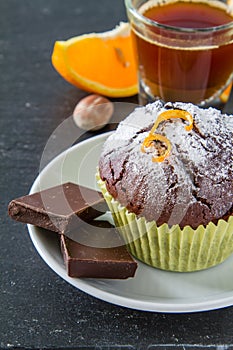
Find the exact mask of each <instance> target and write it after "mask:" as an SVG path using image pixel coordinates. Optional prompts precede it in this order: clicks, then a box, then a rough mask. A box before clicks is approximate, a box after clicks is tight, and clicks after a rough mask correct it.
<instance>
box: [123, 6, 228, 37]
mask: <svg viewBox="0 0 233 350" xmlns="http://www.w3.org/2000/svg"><path fill="white" fill-rule="evenodd" d="M200 2H201V1H200ZM125 6H126V9H127V10H128V11H130V13H131V14H132V15H133V16H134V17H136V18H137V19H138V20H140V21H141V22H143V23H144V24H147V25H150V26H153V27H158V28H162V29H167V30H170V31H176V32H182V33H188V34H190V33H208V32H218V31H221V30H225V29H230V28H233V17H232V21H231V22H229V23H226V24H222V25H220V26H214V27H208V28H186V27H175V26H170V25H167V24H162V23H159V22H156V21H154V20H152V19H150V18H147V17H145V16H143V15H142V14H141V13H139V12H138V10H137V9H136V8H135V6H134V5H133V0H125Z"/></svg>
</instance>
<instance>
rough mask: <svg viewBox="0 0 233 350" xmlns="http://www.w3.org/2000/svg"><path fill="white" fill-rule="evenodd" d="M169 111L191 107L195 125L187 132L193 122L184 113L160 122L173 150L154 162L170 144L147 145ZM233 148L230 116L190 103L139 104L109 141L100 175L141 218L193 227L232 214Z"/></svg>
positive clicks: (114, 193) (120, 199)
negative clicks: (155, 155)
mask: <svg viewBox="0 0 233 350" xmlns="http://www.w3.org/2000/svg"><path fill="white" fill-rule="evenodd" d="M168 110H170V111H172V110H182V111H187V112H189V113H190V114H191V116H192V119H193V127H192V129H191V130H189V131H187V130H186V128H185V127H186V126H187V125H188V124H189V122H188V121H186V120H183V119H181V118H176V119H173V118H171V119H168V120H164V121H161V122H160V123H159V124H158V126H157V128H156V134H159V135H163V137H165V140H168V141H169V142H170V145H171V150H170V152H169V155H168V156H167V157H165V159H163V160H162V161H161V160H160V161H156V160H153V155H154V154H155V153H156V152H157V155H160V153H161V152H163V151H164V150H165V151H166V150H167V148H168V145H167V143H166V142H163V141H159V142H158V141H156V142H152V143H151V145H152V146H151V147H147V148H145V149H143V145H145V138H146V137H148V135H149V134H150V132H151V129H152V127H153V125H154V123H155V121H156V119H157V117H158V116H159V115H161V113H163V112H165V111H168ZM232 148H233V116H232V115H230V116H229V115H225V114H221V112H220V111H219V110H217V109H214V108H209V109H201V108H199V107H197V106H194V105H193V104H191V103H181V102H176V103H166V104H164V103H163V102H161V101H157V102H155V103H153V104H149V105H147V106H145V107H138V108H136V109H135V110H134V112H132V113H131V114H130V115H129V116H128V117H127V118H126V119H125V120H124V121H122V122H121V123H120V124H119V126H118V128H117V130H116V131H115V132H114V133H113V134H112V135H111V136H110V137H109V138H108V139H107V140H106V142H105V144H104V146H103V150H102V154H101V157H100V161H99V171H100V177H101V179H102V180H104V181H105V183H106V187H107V190H108V192H109V193H110V194H111V195H112V196H113V197H114V198H115V199H116V200H117V201H119V202H120V204H122V205H123V206H125V207H126V208H127V209H128V210H129V212H133V213H135V214H136V215H137V216H138V217H140V216H143V217H145V218H146V219H147V220H148V221H152V220H155V221H156V222H157V224H158V225H161V224H163V223H167V224H168V225H175V224H178V225H180V227H184V226H186V225H190V226H191V227H192V228H194V229H195V228H197V227H198V226H199V225H201V224H203V225H206V224H208V223H209V222H210V221H212V222H213V223H216V222H217V221H218V220H219V219H220V218H223V219H227V218H228V217H229V216H230V215H232V212H233V205H232V204H233V166H232V164H233V162H232V161H233V152H232ZM143 150H144V151H143ZM155 158H156V157H155Z"/></svg>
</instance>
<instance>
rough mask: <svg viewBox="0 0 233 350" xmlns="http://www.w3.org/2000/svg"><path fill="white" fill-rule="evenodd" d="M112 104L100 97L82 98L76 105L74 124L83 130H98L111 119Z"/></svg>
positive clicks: (94, 95)
mask: <svg viewBox="0 0 233 350" xmlns="http://www.w3.org/2000/svg"><path fill="white" fill-rule="evenodd" d="M113 111H114V107H113V103H112V102H111V101H109V100H108V99H107V98H106V97H103V96H100V95H96V94H93V95H89V96H87V97H84V98H83V99H82V100H80V101H79V102H78V104H77V105H76V107H75V109H74V112H73V118H74V122H75V124H76V125H77V126H78V127H79V128H81V129H83V130H93V131H95V130H99V129H101V128H103V127H104V126H105V125H106V124H107V123H108V122H109V120H110V119H111V117H112V114H113Z"/></svg>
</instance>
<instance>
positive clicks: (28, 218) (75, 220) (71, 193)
mask: <svg viewBox="0 0 233 350" xmlns="http://www.w3.org/2000/svg"><path fill="white" fill-rule="evenodd" d="M106 210H107V206H106V204H105V201H104V199H103V197H102V194H101V193H100V192H97V191H94V190H91V189H88V188H86V187H83V186H79V185H77V184H74V183H71V182H67V183H65V184H62V185H58V186H55V187H51V188H49V189H46V190H43V191H41V192H37V193H34V194H31V195H26V196H23V197H20V198H17V199H14V200H12V201H11V202H10V204H9V206H8V213H9V215H10V216H11V217H12V219H14V220H17V221H20V222H24V223H28V224H32V225H35V226H39V227H43V228H45V229H47V230H50V231H55V232H58V233H61V234H64V233H66V232H68V231H72V230H74V229H75V228H77V227H78V226H80V224H82V223H83V222H87V221H90V220H92V219H94V218H96V217H98V216H100V215H101V214H103V213H105V212H106Z"/></svg>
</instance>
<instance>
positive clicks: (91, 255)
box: [61, 226, 137, 279]
mask: <svg viewBox="0 0 233 350" xmlns="http://www.w3.org/2000/svg"><path fill="white" fill-rule="evenodd" d="M96 229H97V227H94V226H90V227H89V228H87V227H85V226H81V227H79V229H78V231H79V232H78V234H77V236H78V237H80V240H81V237H85V235H86V234H87V237H88V242H89V243H88V245H86V244H83V243H80V242H77V241H73V240H72V239H70V238H68V237H66V236H64V235H61V251H62V253H63V259H64V263H65V266H66V270H67V274H68V276H70V277H91V278H111V279H113V278H115V279H126V278H128V277H133V276H134V275H135V271H136V269H137V263H136V261H134V260H133V259H132V257H131V255H130V254H129V253H128V251H127V249H126V247H125V245H123V244H124V243H123V241H122V240H121V238H120V236H119V233H118V232H117V231H116V229H114V228H106V227H105V228H102V231H101V232H102V234H100V232H95V230H96ZM97 231H98V230H97ZM101 245H102V246H101ZM107 245H108V247H106V246H107Z"/></svg>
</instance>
